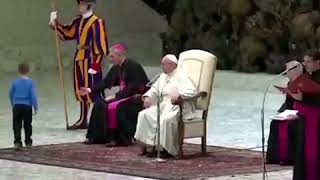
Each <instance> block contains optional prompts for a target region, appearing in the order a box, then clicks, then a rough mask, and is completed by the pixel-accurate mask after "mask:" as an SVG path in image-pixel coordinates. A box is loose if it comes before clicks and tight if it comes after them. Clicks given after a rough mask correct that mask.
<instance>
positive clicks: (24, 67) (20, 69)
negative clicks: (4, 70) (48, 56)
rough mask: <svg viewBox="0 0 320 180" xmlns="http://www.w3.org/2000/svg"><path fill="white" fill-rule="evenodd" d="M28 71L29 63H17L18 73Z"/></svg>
mask: <svg viewBox="0 0 320 180" xmlns="http://www.w3.org/2000/svg"><path fill="white" fill-rule="evenodd" d="M29 71H30V68H29V64H27V63H21V64H19V66H18V72H19V73H20V74H27V73H28V72H29Z"/></svg>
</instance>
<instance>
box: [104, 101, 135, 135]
mask: <svg viewBox="0 0 320 180" xmlns="http://www.w3.org/2000/svg"><path fill="white" fill-rule="evenodd" d="M130 99H131V97H129V98H125V99H121V100H119V101H114V102H111V103H109V104H108V108H107V114H108V121H109V128H110V129H117V128H118V117H117V113H118V108H119V107H120V106H122V105H124V104H126V103H128V102H129V100H130Z"/></svg>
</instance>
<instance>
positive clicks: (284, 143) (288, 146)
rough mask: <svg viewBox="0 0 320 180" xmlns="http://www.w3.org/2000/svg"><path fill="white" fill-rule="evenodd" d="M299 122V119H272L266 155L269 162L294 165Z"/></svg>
mask: <svg viewBox="0 0 320 180" xmlns="http://www.w3.org/2000/svg"><path fill="white" fill-rule="evenodd" d="M297 123H298V120H297V119H290V120H275V119H273V120H272V121H271V124H270V133H269V139H268V148H267V157H266V160H267V163H268V164H280V165H293V162H294V157H295V152H296V138H297V135H296V134H297V133H296V131H297Z"/></svg>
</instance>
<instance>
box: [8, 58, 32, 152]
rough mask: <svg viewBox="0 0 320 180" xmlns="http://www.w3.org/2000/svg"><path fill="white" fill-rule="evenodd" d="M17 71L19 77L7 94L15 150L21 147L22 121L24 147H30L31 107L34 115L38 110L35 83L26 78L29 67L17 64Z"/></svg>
mask: <svg viewBox="0 0 320 180" xmlns="http://www.w3.org/2000/svg"><path fill="white" fill-rule="evenodd" d="M18 71H19V74H20V77H19V78H17V79H16V80H14V81H13V82H12V85H11V88H10V92H9V98H10V102H11V106H12V112H13V132H14V149H16V150H19V149H21V147H22V142H21V128H22V121H23V126H24V132H25V144H26V147H31V146H32V139H31V135H32V125H31V123H32V107H33V108H34V111H35V113H36V112H37V110H38V103H37V96H36V87H35V83H34V81H33V80H32V79H30V78H29V77H28V76H27V74H28V73H29V65H28V64H24V63H23V64H19V67H18Z"/></svg>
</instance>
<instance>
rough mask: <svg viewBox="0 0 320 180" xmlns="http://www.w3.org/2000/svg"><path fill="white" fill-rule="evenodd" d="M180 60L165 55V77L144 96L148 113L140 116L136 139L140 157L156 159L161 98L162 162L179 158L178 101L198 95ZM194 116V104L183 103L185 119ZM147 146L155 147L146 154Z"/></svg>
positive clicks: (163, 68)
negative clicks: (158, 114) (168, 158)
mask: <svg viewBox="0 0 320 180" xmlns="http://www.w3.org/2000/svg"><path fill="white" fill-rule="evenodd" d="M177 66H178V60H177V58H176V57H175V56H174V55H171V54H169V55H166V56H165V57H164V58H163V59H162V70H163V73H162V74H161V75H160V77H159V79H158V80H157V81H156V82H155V83H154V84H153V85H152V87H151V88H150V89H149V90H148V91H147V92H146V93H145V94H144V95H143V96H142V99H143V101H144V107H145V108H146V109H144V110H142V111H141V112H139V115H138V123H137V128H136V133H135V136H134V137H135V138H136V140H137V142H138V143H141V144H142V152H141V155H147V156H149V157H152V156H156V153H155V147H156V146H157V106H156V105H155V104H156V101H157V100H158V96H160V98H159V100H160V102H159V104H160V107H159V108H160V146H161V147H162V149H163V151H162V158H167V157H172V156H176V155H178V152H179V142H178V139H179V138H178V117H179V112H180V107H179V105H178V104H179V101H181V100H182V99H184V98H188V97H192V96H194V95H196V93H197V91H196V87H195V85H194V83H193V81H192V80H191V79H190V78H189V77H188V75H187V74H186V73H184V72H182V71H181V70H180V69H178V68H177ZM194 112H195V102H192V101H191V102H186V103H184V108H183V112H182V113H183V115H184V118H185V119H192V118H193V115H194ZM147 146H150V147H152V151H151V152H147Z"/></svg>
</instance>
